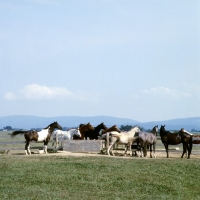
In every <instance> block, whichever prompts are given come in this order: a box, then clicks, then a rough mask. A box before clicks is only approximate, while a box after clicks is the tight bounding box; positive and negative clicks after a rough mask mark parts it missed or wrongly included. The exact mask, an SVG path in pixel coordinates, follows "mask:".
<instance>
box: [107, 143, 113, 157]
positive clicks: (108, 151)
mask: <svg viewBox="0 0 200 200" xmlns="http://www.w3.org/2000/svg"><path fill="white" fill-rule="evenodd" d="M112 146H113V144H111V145H109V147H108V149H107V154H108V155H109V156H110V149H111V147H112ZM112 154H113V153H112Z"/></svg>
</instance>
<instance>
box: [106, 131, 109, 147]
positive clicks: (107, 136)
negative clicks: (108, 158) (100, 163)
mask: <svg viewBox="0 0 200 200" xmlns="http://www.w3.org/2000/svg"><path fill="white" fill-rule="evenodd" d="M108 147H109V133H106V149H108Z"/></svg>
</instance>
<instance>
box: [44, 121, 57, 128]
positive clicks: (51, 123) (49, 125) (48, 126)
mask: <svg viewBox="0 0 200 200" xmlns="http://www.w3.org/2000/svg"><path fill="white" fill-rule="evenodd" d="M54 123H56V122H53V123H51V124H49V125H48V126H47V127H46V128H43V129H48V128H49V127H50V126H51V125H52V124H54Z"/></svg>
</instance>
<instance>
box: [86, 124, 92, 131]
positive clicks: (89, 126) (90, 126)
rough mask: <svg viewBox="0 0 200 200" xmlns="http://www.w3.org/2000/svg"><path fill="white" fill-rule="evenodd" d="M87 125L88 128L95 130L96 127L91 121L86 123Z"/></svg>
mask: <svg viewBox="0 0 200 200" xmlns="http://www.w3.org/2000/svg"><path fill="white" fill-rule="evenodd" d="M86 127H87V128H88V129H92V130H94V127H93V126H92V125H91V124H90V122H88V123H87V124H86Z"/></svg>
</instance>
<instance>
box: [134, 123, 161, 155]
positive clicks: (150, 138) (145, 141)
mask: <svg viewBox="0 0 200 200" xmlns="http://www.w3.org/2000/svg"><path fill="white" fill-rule="evenodd" d="M157 132H158V126H154V127H153V129H152V131H151V132H143V131H141V132H139V133H138V139H137V145H138V146H139V143H140V145H141V148H140V153H141V157H146V156H147V145H149V146H150V158H152V146H153V151H154V158H156V155H155V149H156V142H157V137H156V133H157Z"/></svg>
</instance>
